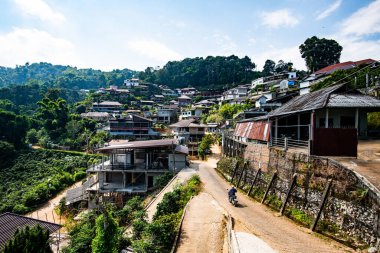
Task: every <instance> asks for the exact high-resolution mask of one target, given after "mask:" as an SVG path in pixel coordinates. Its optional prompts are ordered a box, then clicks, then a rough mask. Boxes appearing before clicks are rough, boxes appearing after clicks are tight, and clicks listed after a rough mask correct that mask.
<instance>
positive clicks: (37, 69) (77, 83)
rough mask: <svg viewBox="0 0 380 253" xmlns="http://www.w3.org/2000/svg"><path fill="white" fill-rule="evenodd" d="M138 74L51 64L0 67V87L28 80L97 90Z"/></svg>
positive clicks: (123, 70) (53, 85)
mask: <svg viewBox="0 0 380 253" xmlns="http://www.w3.org/2000/svg"><path fill="white" fill-rule="evenodd" d="M135 73H136V72H134V71H132V70H129V69H122V70H113V71H110V72H105V71H101V70H94V69H91V68H90V69H77V68H76V67H70V66H62V65H52V64H50V63H45V62H41V63H32V64H29V63H26V64H25V65H20V66H16V67H15V68H6V67H0V77H1V78H0V87H5V86H9V85H11V84H17V85H20V84H25V83H26V82H27V81H28V80H38V81H42V82H43V83H44V84H45V85H46V86H47V87H60V88H69V89H78V90H79V89H96V88H99V87H104V86H109V85H122V84H123V82H124V80H125V79H128V78H131V77H132V76H133V75H134V74H135Z"/></svg>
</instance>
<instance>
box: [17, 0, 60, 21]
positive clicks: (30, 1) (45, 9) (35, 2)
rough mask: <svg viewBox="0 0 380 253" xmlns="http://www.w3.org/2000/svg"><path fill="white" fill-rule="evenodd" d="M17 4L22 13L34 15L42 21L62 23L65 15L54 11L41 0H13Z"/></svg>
mask: <svg viewBox="0 0 380 253" xmlns="http://www.w3.org/2000/svg"><path fill="white" fill-rule="evenodd" d="M14 2H15V3H16V4H17V6H18V7H19V8H20V9H21V11H22V13H23V14H25V15H28V16H34V17H37V18H39V19H40V20H42V21H48V22H52V23H56V24H57V23H63V22H64V21H65V20H66V18H65V16H64V15H63V14H62V13H60V12H57V11H54V10H53V9H52V8H51V7H50V6H49V5H48V4H47V3H45V2H44V1H43V0H14Z"/></svg>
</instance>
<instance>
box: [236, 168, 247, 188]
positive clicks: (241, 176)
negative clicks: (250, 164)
mask: <svg viewBox="0 0 380 253" xmlns="http://www.w3.org/2000/svg"><path fill="white" fill-rule="evenodd" d="M246 169H247V162H245V163H244V165H243V170H242V171H241V174H240V177H239V181H238V183H237V185H236V187H237V188H239V186H240V182H241V179H242V178H243V175H244V173H245V172H246Z"/></svg>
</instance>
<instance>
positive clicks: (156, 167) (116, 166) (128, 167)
mask: <svg viewBox="0 0 380 253" xmlns="http://www.w3.org/2000/svg"><path fill="white" fill-rule="evenodd" d="M97 169H98V170H108V171H112V170H125V171H131V170H169V167H168V166H164V165H158V164H155V163H152V164H150V165H148V167H146V165H145V164H108V165H104V166H103V165H99V167H98V168H97Z"/></svg>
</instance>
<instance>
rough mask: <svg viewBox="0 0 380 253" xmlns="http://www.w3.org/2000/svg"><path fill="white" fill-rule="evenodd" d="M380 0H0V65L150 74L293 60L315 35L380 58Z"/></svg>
mask: <svg viewBox="0 0 380 253" xmlns="http://www.w3.org/2000/svg"><path fill="white" fill-rule="evenodd" d="M379 13H380V0H378V1H367V0H331V1H328V0H319V1H315V0H298V1H296V0H284V1H276V0H267V1H256V0H236V1H232V0H203V1H201V0H181V1H178V0H150V1H149V0H108V1H104V0H65V1H62V0H1V1H0V17H1V22H0V65H1V66H9V67H14V66H15V65H16V64H18V65H22V64H25V63H26V62H30V63H33V62H41V61H44V62H51V63H53V64H63V65H72V66H77V67H81V68H84V67H86V68H87V67H88V68H89V67H91V68H95V69H102V70H112V69H114V68H130V69H134V70H143V69H145V68H146V67H148V66H153V67H156V66H163V65H164V64H165V63H166V62H167V61H170V60H181V59H184V58H186V57H197V56H200V57H206V56H208V55H214V56H215V55H231V54H235V55H238V56H240V57H242V56H245V55H247V56H249V57H250V58H251V59H252V61H253V62H255V63H256V64H257V67H258V69H262V66H263V65H264V62H265V60H266V59H272V60H274V61H276V62H277V61H278V60H284V61H292V62H293V63H294V66H295V67H296V68H297V69H305V63H304V60H303V59H302V58H301V56H300V53H299V49H298V46H299V45H300V44H302V43H303V42H304V41H305V39H306V38H308V37H311V36H313V35H316V36H318V37H325V38H329V39H335V40H336V41H338V43H340V44H341V45H342V46H343V52H342V57H341V61H348V60H360V59H364V58H373V59H376V60H379V59H380V15H379Z"/></svg>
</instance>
